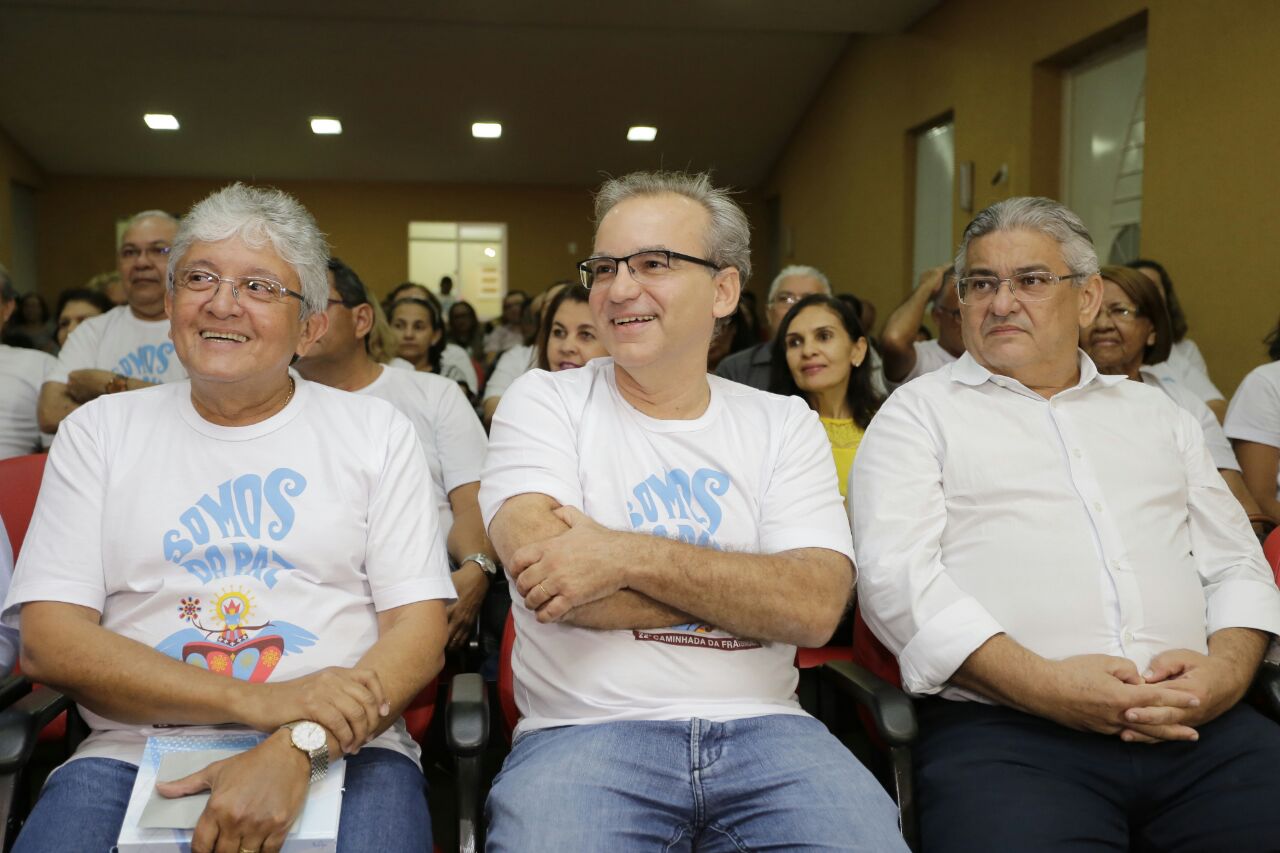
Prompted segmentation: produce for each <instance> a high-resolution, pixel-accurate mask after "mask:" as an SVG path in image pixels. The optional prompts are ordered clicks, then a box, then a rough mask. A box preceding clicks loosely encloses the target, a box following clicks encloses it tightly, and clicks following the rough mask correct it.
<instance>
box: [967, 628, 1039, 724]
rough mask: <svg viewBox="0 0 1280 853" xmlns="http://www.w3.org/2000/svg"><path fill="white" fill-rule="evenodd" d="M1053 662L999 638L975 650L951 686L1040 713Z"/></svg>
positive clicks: (1001, 636) (1004, 636)
mask: <svg viewBox="0 0 1280 853" xmlns="http://www.w3.org/2000/svg"><path fill="white" fill-rule="evenodd" d="M1049 669H1050V667H1049V662H1048V661H1047V660H1045V659H1044V658H1042V657H1040V656H1039V655H1037V654H1036V653H1035V652H1032V651H1031V650H1030V649H1028V648H1026V647H1025V646H1022V645H1021V644H1019V643H1017V642H1016V641H1014V640H1012V639H1010V638H1009V637H1008V636H1007V635H1005V634H996V635H995V636H993V637H991V638H989V639H988V640H987V641H986V642H985V643H983V644H982V645H981V646H979V647H978V648H977V649H975V650H974V652H973V653H972V654H970V655H969V657H967V658H965V661H964V663H962V664H961V665H960V668H959V669H957V670H956V671H955V673H954V674H953V675H952V676H951V679H950V683H951V684H954V685H955V686H956V687H961V688H964V689H965V690H969V691H971V692H973V693H977V694H978V695H979V696H985V697H986V698H988V699H991V700H992V701H994V702H999V703H1000V704H1001V705H1007V706H1008V707H1010V708H1016V709H1017V710H1019V711H1025V712H1027V713H1033V714H1034V713H1037V711H1036V710H1035V706H1036V705H1037V702H1036V700H1035V698H1034V697H1035V693H1036V689H1037V687H1038V686H1040V685H1043V684H1044V683H1045V682H1046V681H1047V680H1048V679H1049V678H1050V675H1049Z"/></svg>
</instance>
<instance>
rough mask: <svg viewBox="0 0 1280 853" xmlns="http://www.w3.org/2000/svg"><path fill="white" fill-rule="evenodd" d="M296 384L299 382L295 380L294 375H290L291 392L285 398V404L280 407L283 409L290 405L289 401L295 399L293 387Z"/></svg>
mask: <svg viewBox="0 0 1280 853" xmlns="http://www.w3.org/2000/svg"><path fill="white" fill-rule="evenodd" d="M296 385H297V383H296V382H294V381H293V377H292V376H290V377H289V394H288V395H287V396H286V397H285V398H284V405H283V406H281V407H280V408H281V409H284V408H286V407H288V405H289V401H290V400H292V399H293V389H294V387H295V386H296Z"/></svg>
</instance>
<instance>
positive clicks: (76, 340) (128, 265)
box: [37, 210, 187, 432]
mask: <svg viewBox="0 0 1280 853" xmlns="http://www.w3.org/2000/svg"><path fill="white" fill-rule="evenodd" d="M177 230H178V220H177V219H175V218H174V217H173V216H172V215H171V214H168V213H165V212H164V211H163V210H145V211H143V212H142V213H139V214H136V215H135V216H133V217H132V218H130V220H129V222H128V223H127V224H126V226H125V229H124V231H123V232H122V234H121V235H120V247H119V250H118V252H117V256H116V264H117V268H118V269H119V271H120V280H121V282H122V283H123V284H124V288H125V295H126V297H127V299H128V302H127V304H125V305H121V306H118V307H116V308H113V309H112V310H110V311H108V312H107V313H105V314H102V315H99V316H97V317H91V318H90V319H88V320H85V321H84V322H83V323H81V324H80V325H79V326H78V327H77V328H76V330H75V331H74V332H72V333H71V335H70V336H69V337H68V338H67V342H66V344H65V345H64V346H63V348H62V351H61V352H60V353H59V354H58V361H59V362H60V367H59V370H57V371H56V372H55V373H54V374H53V375H52V376H50V377H49V380H48V381H47V382H45V383H44V385H43V386H42V387H41V389H40V402H39V407H38V409H37V414H38V416H39V419H40V428H41V430H43V431H44V432H53V431H55V430H56V429H57V428H58V424H60V423H62V421H63V419H64V418H66V416H67V415H69V414H71V413H72V412H74V411H75V410H76V409H78V408H79V407H80V406H82V405H84V404H85V403H87V402H89V401H90V400H93V399H95V398H96V397H99V396H101V395H102V394H111V393H115V392H118V391H131V390H134V389H137V388H145V387H147V386H148V385H154V384H156V383H159V382H175V381H178V380H181V379H185V378H186V377H187V372H186V371H185V370H184V369H183V367H182V364H181V363H180V362H179V361H178V359H177V358H176V357H175V356H174V352H173V342H172V341H170V340H169V318H168V317H167V316H166V315H165V311H164V293H165V280H166V276H167V275H168V270H169V248H170V247H171V246H172V245H173V238H174V235H175V234H176V233H177Z"/></svg>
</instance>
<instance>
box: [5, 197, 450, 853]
mask: <svg viewBox="0 0 1280 853" xmlns="http://www.w3.org/2000/svg"><path fill="white" fill-rule="evenodd" d="M166 247H167V244H166ZM327 255H328V252H327V248H326V246H325V243H324V238H323V236H322V235H321V233H320V231H319V229H318V228H317V227H316V225H315V222H314V220H312V218H311V216H310V214H308V213H307V212H306V211H305V210H304V209H303V208H302V206H301V205H299V204H298V203H297V202H296V201H294V200H293V199H292V198H290V197H289V196H287V195H284V194H283V193H281V192H279V191H275V190H262V189H256V188H252V187H246V186H244V185H241V184H235V185H232V186H229V187H227V188H225V189H223V190H220V191H218V192H216V193H214V194H212V195H210V196H209V197H208V198H206V199H204V200H203V201H201V202H199V203H198V204H196V205H195V207H193V208H192V210H191V212H190V213H189V214H188V215H187V217H186V218H185V219H184V220H183V223H182V227H181V229H180V231H179V233H178V234H177V237H176V239H175V240H174V241H173V258H172V265H171V267H170V271H169V279H168V282H169V284H168V289H167V293H166V294H165V297H164V300H165V304H166V305H167V306H168V308H169V312H168V313H169V316H170V317H171V318H172V335H173V343H174V348H175V351H176V357H177V359H179V360H180V361H181V362H182V363H183V364H184V365H185V366H186V369H187V371H188V373H189V375H190V377H191V378H190V381H189V382H181V383H170V384H166V385H161V386H157V387H152V388H149V389H146V390H144V391H138V392H135V393H131V394H123V395H119V396H110V397H104V398H102V399H100V400H97V401H95V402H94V403H92V404H90V405H86V406H84V407H83V408H81V409H80V410H77V411H76V412H74V413H73V414H72V415H71V416H70V417H69V418H68V419H67V420H66V422H65V423H64V424H63V429H62V430H61V432H60V435H59V438H58V440H57V441H56V442H55V443H54V447H53V451H52V453H51V454H50V458H49V464H48V467H47V468H46V472H45V475H44V483H43V486H42V488H41V492H40V499H39V502H38V503H37V506H36V511H35V516H34V518H33V520H32V523H31V528H30V532H29V533H28V535H27V538H26V541H25V543H24V545H23V548H22V554H21V556H20V557H19V560H18V567H17V571H16V573H15V574H14V579H13V586H12V587H11V589H10V591H9V596H8V599H7V601H6V602H5V605H4V620H5V622H6V623H7V624H9V625H11V626H13V625H17V624H18V617H19V612H20V613H21V626H22V669H23V672H24V673H25V674H26V675H29V676H31V677H32V678H34V679H36V680H38V681H41V682H45V683H48V684H51V685H53V686H54V687H57V688H59V689H61V690H63V691H65V692H67V693H68V694H70V695H71V696H74V697H75V698H76V700H77V702H78V703H79V705H80V709H81V713H82V715H83V716H84V718H85V720H86V722H87V723H88V724H89V726H90V728H91V729H92V734H90V735H89V737H88V739H87V740H85V741H84V743H82V744H81V745H80V747H79V748H78V749H77V751H76V754H75V756H74V757H73V760H71V761H70V762H68V763H67V764H64V765H63V766H62V767H61V768H59V769H58V770H56V771H55V772H54V773H53V775H52V776H51V777H50V779H49V782H48V783H47V784H46V786H45V788H44V791H43V793H42V795H41V797H40V799H39V801H38V802H37V803H36V806H35V809H34V811H33V812H32V814H31V816H30V818H29V819H28V820H27V822H26V824H25V826H24V827H23V830H22V834H21V836H20V837H19V838H18V841H17V846H16V847H15V850H17V851H49V850H76V851H81V850H84V851H90V850H93V851H97V850H102V851H105V850H108V849H110V848H111V847H112V846H113V845H114V843H115V840H116V838H117V835H118V833H119V831H120V825H121V821H122V819H123V817H124V813H125V807H126V803H127V802H128V800H129V794H130V791H131V789H132V787H133V782H134V776H135V774H136V769H137V764H138V762H139V760H140V759H141V757H142V751H143V746H144V743H145V742H146V740H147V738H148V736H151V737H165V736H179V737H181V736H188V735H198V734H205V733H215V732H216V733H220V734H225V733H226V732H228V731H232V732H234V731H246V732H247V731H259V732H263V733H265V734H266V735H267V737H266V739H265V740H263V741H262V742H261V743H260V745H258V746H256V747H254V748H252V749H250V750H248V751H246V752H243V753H240V754H238V755H236V756H234V757H232V758H228V759H226V760H223V761H217V762H214V763H213V764H210V765H209V766H207V767H205V768H204V769H202V770H199V771H197V772H196V773H193V774H191V775H190V776H187V777H184V778H182V779H179V780H177V781H174V782H169V783H165V784H162V785H159V786H157V790H158V791H159V793H160V794H161V795H162V796H166V797H181V796H186V795H190V794H195V793H198V792H201V791H209V792H210V799H209V801H208V804H207V806H206V807H205V809H204V811H203V813H202V815H201V817H200V819H199V823H198V824H197V825H196V828H195V835H194V840H193V842H192V849H194V850H196V851H201V853H204V851H210V850H213V849H215V848H216V849H217V850H219V851H222V850H232V851H235V850H244V851H260V850H273V851H274V850H279V849H280V845H281V843H282V841H283V840H284V836H285V833H286V832H287V831H288V829H289V827H290V825H291V824H292V822H293V820H294V818H296V817H297V816H298V813H299V811H300V810H301V808H302V804H303V801H304V798H305V796H306V793H307V787H308V784H309V780H314V779H317V778H320V777H321V776H323V775H324V774H325V772H327V768H328V767H329V766H330V764H331V763H332V762H335V761H338V760H345V761H346V781H345V783H344V793H343V797H342V814H341V818H340V822H339V829H338V840H337V846H338V849H340V850H389V849H395V850H403V851H414V853H418V851H422V850H429V849H430V846H431V842H430V818H429V816H428V813H427V804H426V798H425V790H424V788H425V780H424V778H423V775H422V770H421V768H420V766H419V763H418V759H419V748H418V746H417V744H415V743H414V741H413V740H412V738H410V737H409V735H408V733H407V732H406V731H405V728H404V725H403V723H402V721H401V720H400V714H401V712H402V711H403V709H404V708H405V707H406V706H407V705H408V703H409V701H410V700H411V699H412V698H413V697H414V696H415V695H416V694H417V693H418V692H419V691H420V690H421V689H422V688H423V687H424V686H425V685H426V683H427V682H428V681H430V679H431V678H432V676H434V675H435V673H436V672H437V671H438V670H439V669H440V666H441V663H442V661H443V652H442V650H443V646H444V639H445V615H444V604H443V602H442V601H440V599H448V598H450V597H452V595H453V587H452V586H451V584H450V582H449V575H448V566H447V564H446V561H445V556H444V546H443V538H442V536H441V533H440V529H439V525H438V519H437V516H436V509H435V506H434V505H433V501H432V500H431V497H430V491H429V490H427V489H424V488H422V485H421V484H422V483H423V481H425V480H426V479H427V477H428V476H429V475H428V472H427V470H426V463H425V461H424V460H423V456H422V451H421V449H420V447H419V444H418V439H417V437H416V436H415V435H414V431H413V425H412V424H411V423H410V422H409V420H408V419H407V418H405V417H404V416H403V415H402V414H400V413H399V412H397V411H396V410H395V408H394V407H393V406H391V405H390V404H388V403H386V402H384V401H381V400H369V399H360V398H358V397H356V396H354V395H352V394H347V393H344V392H340V391H335V390H333V389H330V388H326V387H325V386H323V385H320V384H317V383H312V382H307V381H306V380H305V379H297V380H295V379H293V378H292V377H291V376H290V374H289V370H288V368H289V363H290V360H291V359H292V358H293V357H294V356H295V355H305V354H306V353H307V351H308V350H309V349H310V348H311V347H312V345H313V344H314V342H315V341H316V339H317V338H319V337H321V336H322V335H323V334H324V332H325V329H326V325H327V315H326V313H325V298H326V295H327V293H328V287H327V285H326V282H325V262H326V260H327ZM90 486H91V487H90ZM140 496H145V511H140V510H139V503H138V501H139V498H140ZM162 546H163V547H162ZM241 554H244V555H248V556H249V557H250V558H251V559H250V560H249V561H248V562H245V561H242V562H239V564H238V565H237V567H235V568H234V569H233V566H232V561H233V560H237V561H238V560H240V555H241ZM254 554H256V555H257V556H256V557H254V556H253V555H254ZM249 562H252V566H250V565H249ZM228 661H231V663H230V664H228ZM255 662H256V666H255ZM213 726H216V727H217V728H211V727H213ZM72 817H73V818H74V819H69V818H72Z"/></svg>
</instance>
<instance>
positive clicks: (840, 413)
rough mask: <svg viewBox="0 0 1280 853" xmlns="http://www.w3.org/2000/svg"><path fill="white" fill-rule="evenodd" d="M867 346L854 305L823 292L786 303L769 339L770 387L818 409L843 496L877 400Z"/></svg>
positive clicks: (878, 400)
mask: <svg viewBox="0 0 1280 853" xmlns="http://www.w3.org/2000/svg"><path fill="white" fill-rule="evenodd" d="M867 349H868V344H867V337H866V334H865V333H864V332H863V330H862V324H861V322H860V321H859V319H858V314H857V312H856V310H855V309H854V307H853V306H852V305H850V304H849V302H847V301H846V300H843V299H841V298H839V297H837V296H828V295H826V294H824V293H815V294H811V295H809V296H806V297H805V298H803V299H801V300H800V301H799V302H797V303H796V304H795V305H793V306H791V310H790V311H788V312H787V314H786V316H785V317H783V318H782V324H781V325H780V326H779V327H778V334H777V336H776V337H775V338H774V341H773V358H772V368H771V369H772V371H773V375H772V377H771V381H770V388H769V390H771V391H773V392H774V393H775V394H792V395H795V396H798V397H804V399H805V400H806V401H807V402H808V404H809V408H811V409H813V410H814V411H815V412H817V413H818V417H819V418H820V419H821V420H822V426H823V427H824V428H825V429H826V431H827V438H828V439H829V440H830V441H831V453H832V455H833V456H834V457H835V462H836V472H837V473H838V474H839V477H840V494H841V495H844V496H845V497H846V499H847V497H848V493H847V492H848V487H849V469H850V468H851V467H852V466H853V458H854V456H855V455H856V454H857V452H858V445H859V444H860V443H861V442H862V435H863V433H864V432H865V431H866V428H867V425H868V424H870V423H871V418H872V416H873V415H874V414H875V413H876V410H877V409H878V408H879V407H880V403H881V402H882V401H881V398H880V396H879V395H878V394H877V393H876V392H875V391H874V390H873V389H872V380H871V365H870V364H869V363H868V361H867Z"/></svg>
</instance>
